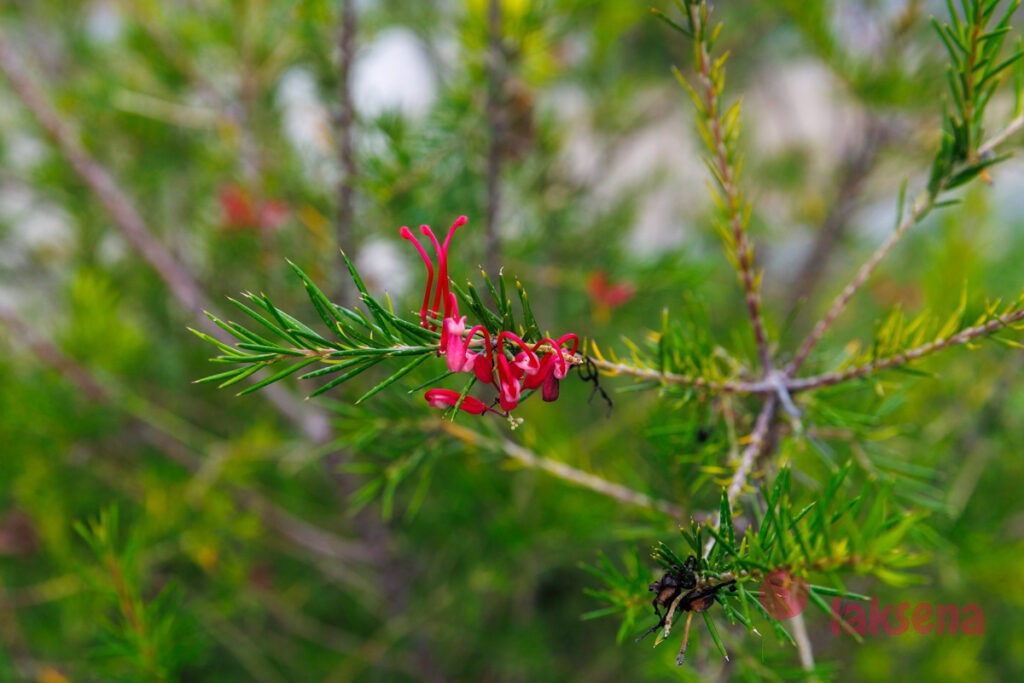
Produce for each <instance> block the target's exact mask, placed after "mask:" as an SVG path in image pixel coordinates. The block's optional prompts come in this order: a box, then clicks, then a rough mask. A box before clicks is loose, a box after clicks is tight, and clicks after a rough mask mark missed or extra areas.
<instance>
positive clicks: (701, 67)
mask: <svg viewBox="0 0 1024 683" xmlns="http://www.w3.org/2000/svg"><path fill="white" fill-rule="evenodd" d="M690 12H691V16H692V19H691V21H692V22H693V24H694V25H695V26H696V25H698V24H700V22H701V16H700V10H699V8H698V6H697V5H693V6H692V7H691V8H690ZM697 48H698V49H697V56H698V64H697V68H698V71H699V73H700V82H701V84H702V85H703V87H704V107H705V111H706V113H707V118H708V122H709V125H710V132H711V144H712V145H713V149H712V152H713V155H714V158H713V160H712V162H713V163H714V164H715V166H716V175H717V176H718V178H719V180H720V182H721V187H722V193H723V197H722V199H723V202H722V204H723V208H724V210H725V212H726V216H727V219H728V222H729V227H730V228H731V230H732V237H733V241H734V242H735V245H736V263H737V266H738V270H739V275H740V280H741V281H742V283H743V293H744V299H745V301H746V304H747V313H748V315H749V317H750V323H751V325H752V326H753V328H754V341H755V342H756V344H757V353H758V356H759V357H760V359H761V368H762V370H763V372H764V373H765V374H767V373H769V372H770V371H771V370H772V356H771V349H769V347H768V336H767V334H766V333H765V329H764V317H763V316H762V314H761V291H760V287H759V285H758V283H757V276H756V275H755V273H754V248H753V245H751V244H750V243H749V242H748V241H747V229H746V225H745V223H746V220H745V217H744V209H743V205H742V203H741V201H740V193H739V188H737V187H736V174H735V169H733V167H732V165H731V164H730V163H729V150H728V149H727V148H726V144H725V133H724V132H723V128H722V112H720V111H719V109H718V105H719V97H720V96H721V93H719V92H718V90H717V87H716V85H715V82H714V79H713V73H712V70H713V69H714V68H715V67H714V66H713V64H712V60H711V55H710V54H708V51H707V44H706V43H705V42H704V41H703V40H702V41H699V42H698V45H697Z"/></svg>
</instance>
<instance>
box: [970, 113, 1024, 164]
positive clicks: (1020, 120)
mask: <svg viewBox="0 0 1024 683" xmlns="http://www.w3.org/2000/svg"><path fill="white" fill-rule="evenodd" d="M1021 128H1024V114H1018V115H1017V116H1016V118H1014V119H1013V120H1011V121H1010V123H1008V124H1007V125H1006V128H1003V129H1002V130H1001V131H999V132H998V133H996V134H995V135H993V136H992V137H991V138H990V139H989V141H988V142H986V143H985V144H984V145H982V146H981V147H979V148H978V157H979V158H981V159H984V158H985V157H987V156H988V155H990V154H992V153H993V152H995V150H996V147H998V146H999V145H1001V144H1003V143H1004V142H1006V141H1007V140H1008V139H1009V138H1010V137H1011V136H1013V135H1014V134H1015V133H1017V131H1019V130H1020V129H1021Z"/></svg>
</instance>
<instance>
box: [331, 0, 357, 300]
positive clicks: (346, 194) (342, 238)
mask: <svg viewBox="0 0 1024 683" xmlns="http://www.w3.org/2000/svg"><path fill="white" fill-rule="evenodd" d="M357 30H358V15H357V13H356V8H355V3H354V2H353V0H341V20H340V21H339V22H338V112H337V115H336V116H335V126H334V134H335V138H336V141H337V145H338V163H339V165H340V166H341V178H340V179H339V181H338V207H337V211H336V213H335V223H336V226H335V231H336V234H337V239H338V246H339V247H340V248H341V249H343V250H344V251H345V252H346V253H348V254H354V253H355V251H354V250H355V246H356V245H355V225H354V221H355V195H356V182H357V181H358V178H359V168H358V166H357V165H356V153H355V123H356V109H355V103H354V102H353V101H352V64H353V61H354V60H355V52H356V32H357ZM338 294H339V297H338V298H339V299H340V301H341V302H342V303H343V304H345V305H349V304H351V303H354V297H355V296H356V295H357V294H356V291H355V287H354V285H352V283H351V282H350V281H349V280H348V279H345V278H343V279H342V281H341V283H340V284H339V291H338Z"/></svg>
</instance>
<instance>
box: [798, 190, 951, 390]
mask: <svg viewBox="0 0 1024 683" xmlns="http://www.w3.org/2000/svg"><path fill="white" fill-rule="evenodd" d="M935 199H936V197H935V196H932V195H930V194H928V192H922V193H921V195H920V196H919V197H918V198H917V200H916V201H915V202H914V206H913V208H912V209H911V211H910V212H909V213H908V214H907V215H906V216H905V217H904V218H903V220H902V221H901V222H900V224H899V225H898V226H897V227H896V230H894V231H893V232H892V234H891V235H889V237H888V238H886V240H885V242H883V243H882V244H881V246H879V247H878V249H876V250H875V253H874V254H872V255H871V258H869V259H868V260H867V261H866V262H865V263H864V264H863V265H862V266H861V267H860V269H858V270H857V274H856V275H855V276H854V278H853V280H851V281H850V283H849V284H847V285H846V287H845V288H843V291H842V292H840V293H839V296H837V297H836V298H835V299H834V300H833V301H832V305H831V306H829V309H828V311H827V312H826V313H825V315H824V316H822V318H821V320H819V321H818V322H817V324H815V326H814V329H812V330H811V333H810V334H809V335H807V338H806V339H804V341H803V343H802V344H800V348H799V349H797V352H796V355H795V356H793V360H791V361H790V362H789V365H787V366H786V374H787V375H789V376H790V377H792V376H793V375H794V374H795V373H796V372H797V371H798V370H799V369H800V366H801V365H803V363H804V361H805V360H807V356H808V355H809V354H810V353H811V351H812V350H813V349H814V347H815V346H816V345H817V343H818V342H819V341H820V340H821V338H822V337H823V336H824V335H825V333H826V332H827V331H828V330H829V328H830V327H832V323H834V322H835V321H836V318H838V317H839V316H840V314H842V312H843V311H844V310H846V305H847V304H848V303H849V302H850V299H852V298H853V295H854V294H856V293H857V292H858V291H859V290H860V288H861V287H863V286H864V283H865V282H867V281H868V278H869V277H871V274H872V273H874V272H875V269H876V268H877V267H878V264H879V263H881V262H882V259H884V258H885V257H886V255H887V254H888V253H889V252H890V251H891V250H892V248H893V247H894V246H896V243H897V242H899V241H900V240H901V239H902V238H903V236H904V235H905V234H907V231H908V230H910V228H912V227H913V226H914V225H916V224H917V223H918V221H920V220H921V219H922V218H924V216H925V215H927V214H928V212H929V211H931V209H932V208H933V207H934V206H935Z"/></svg>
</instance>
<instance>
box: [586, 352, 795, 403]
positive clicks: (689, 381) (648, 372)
mask: <svg viewBox="0 0 1024 683" xmlns="http://www.w3.org/2000/svg"><path fill="white" fill-rule="evenodd" d="M567 360H568V361H569V363H570V364H572V365H580V364H582V363H583V357H582V356H575V357H567ZM591 361H592V362H593V363H594V365H595V366H596V367H597V368H598V369H599V370H602V371H603V372H604V373H605V374H607V375H611V376H615V375H629V376H630V377H636V378H638V379H648V380H655V381H658V382H666V383H668V384H682V385H685V386H691V387H694V388H697V389H707V390H709V391H721V392H726V393H734V394H770V393H772V392H774V391H775V387H774V385H772V384H771V383H770V382H767V381H764V380H759V381H757V382H741V381H732V380H730V381H726V382H716V381H712V380H708V379H704V378H703V377H693V376H691V375H679V374H676V373H672V372H660V371H658V370H654V369H652V368H641V367H637V366H635V365H626V364H624V363H613V362H611V361H606V360H598V359H596V358H591Z"/></svg>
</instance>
